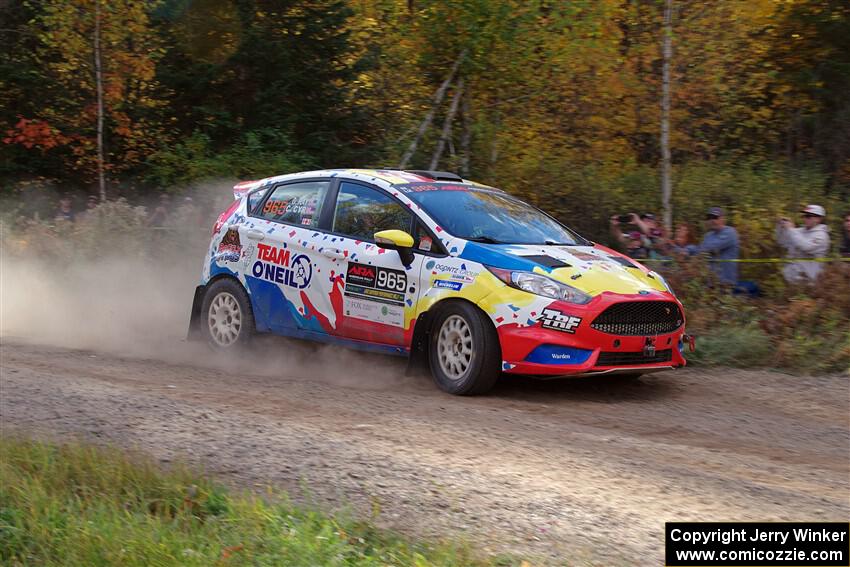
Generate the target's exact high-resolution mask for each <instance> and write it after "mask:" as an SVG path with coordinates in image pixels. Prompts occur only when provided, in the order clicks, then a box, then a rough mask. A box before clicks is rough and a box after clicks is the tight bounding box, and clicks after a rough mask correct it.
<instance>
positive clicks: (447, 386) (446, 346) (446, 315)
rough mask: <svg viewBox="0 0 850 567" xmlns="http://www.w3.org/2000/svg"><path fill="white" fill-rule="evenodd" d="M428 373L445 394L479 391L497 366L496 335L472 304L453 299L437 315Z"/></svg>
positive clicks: (492, 380) (489, 385)
mask: <svg viewBox="0 0 850 567" xmlns="http://www.w3.org/2000/svg"><path fill="white" fill-rule="evenodd" d="M428 347H429V348H428V359H429V362H430V366H431V375H432V376H433V378H434V381H435V382H436V383H437V386H439V387H440V389H441V390H443V391H445V392H448V393H449V394H456V395H461V396H463V395H475V394H483V393H485V392H487V391H489V390H490V388H492V387H493V384H495V383H496V380H497V379H498V378H499V373H500V369H501V348H500V347H499V336H498V334H497V333H496V329H495V328H494V327H493V324H492V323H491V322H490V320H489V319H488V318H487V316H486V315H485V314H484V313H482V312H481V311H480V310H479V309H478V308H476V307H475V306H473V305H471V304H469V303H464V302H453V303H450V304H448V305H446V306H445V307H443V308H442V309H441V310H440V312H439V313H438V314H437V316H436V318H435V320H434V325H433V327H432V328H431V339H430V341H429V345H428Z"/></svg>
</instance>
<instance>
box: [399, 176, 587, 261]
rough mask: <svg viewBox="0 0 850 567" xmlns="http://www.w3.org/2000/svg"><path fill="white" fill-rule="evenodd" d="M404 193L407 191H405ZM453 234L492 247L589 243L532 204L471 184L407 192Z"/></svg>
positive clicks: (416, 189) (435, 186)
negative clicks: (499, 245)
mask: <svg viewBox="0 0 850 567" xmlns="http://www.w3.org/2000/svg"><path fill="white" fill-rule="evenodd" d="M402 190H403V191H404V189H402ZM404 192H405V194H406V196H407V197H409V198H410V199H412V200H413V201H415V202H416V203H417V204H418V205H419V206H420V207H422V208H423V209H424V210H425V211H426V212H427V213H428V214H429V215H431V217H433V218H434V220H436V221H437V222H438V223H439V224H440V225H441V226H442V227H443V228H444V229H446V230H447V231H448V232H449V233H450V234H452V235H454V236H457V237H460V238H465V239H466V240H472V241H475V242H485V243H490V244H564V245H581V246H585V245H587V244H589V242H588V241H587V240H585V239H584V238H582V237H581V236H579V235H578V234H576V233H574V232H573V231H571V230H570V229H568V228H566V227H565V226H563V225H561V224H560V223H558V222H557V221H556V220H555V219H553V218H551V217H549V216H547V215H546V214H544V213H543V212H542V211H540V210H538V209H535V208H534V207H532V206H531V205H528V204H526V203H523V202H522V201H520V200H519V199H515V198H513V197H511V196H510V195H507V194H505V193H500V192H496V191H485V190H481V189H475V188H473V187H470V186H468V185H451V186H445V187H440V186H438V185H436V184H431V185H425V186H423V187H422V188H419V187H416V186H415V185H413V184H412V186H411V187H410V188H409V189H408V190H407V191H404Z"/></svg>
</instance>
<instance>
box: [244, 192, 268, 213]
mask: <svg viewBox="0 0 850 567" xmlns="http://www.w3.org/2000/svg"><path fill="white" fill-rule="evenodd" d="M268 192H269V188H268V187H263V188H262V189H260V190H259V191H254V192H253V193H251V194H250V195H248V214H254V213H256V212H257V207H258V206H259V205H260V202H261V201H262V200H263V197H265V196H266V193H268Z"/></svg>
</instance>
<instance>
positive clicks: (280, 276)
mask: <svg viewBox="0 0 850 567" xmlns="http://www.w3.org/2000/svg"><path fill="white" fill-rule="evenodd" d="M251 275H253V276H254V277H255V278H260V279H264V280H267V281H270V282H272V283H276V284H280V285H285V286H288V287H293V288H295V289H304V288H305V287H307V286H309V285H310V279H311V278H312V277H313V264H312V263H311V262H310V258H309V257H308V256H307V255H306V254H295V255H293V254H292V252H291V251H290V250H288V249H286V248H278V247H277V246H270V245H268V244H257V261H256V262H254V265H253V266H251Z"/></svg>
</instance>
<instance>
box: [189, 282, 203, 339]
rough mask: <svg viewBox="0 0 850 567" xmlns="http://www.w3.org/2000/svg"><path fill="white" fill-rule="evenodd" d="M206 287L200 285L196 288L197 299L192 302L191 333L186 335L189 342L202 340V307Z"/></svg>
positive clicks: (190, 315)
mask: <svg viewBox="0 0 850 567" xmlns="http://www.w3.org/2000/svg"><path fill="white" fill-rule="evenodd" d="M205 291H206V286H203V285H199V286H198V287H196V288H195V297H194V299H193V300H192V312H191V313H190V314H189V332H188V333H187V334H186V340H187V341H199V340H201V306H202V305H203V303H204V292H205Z"/></svg>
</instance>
